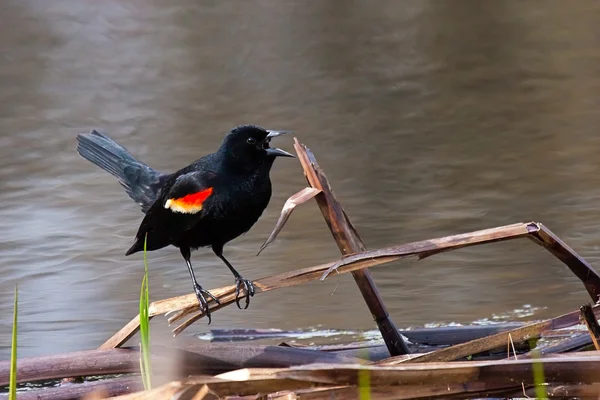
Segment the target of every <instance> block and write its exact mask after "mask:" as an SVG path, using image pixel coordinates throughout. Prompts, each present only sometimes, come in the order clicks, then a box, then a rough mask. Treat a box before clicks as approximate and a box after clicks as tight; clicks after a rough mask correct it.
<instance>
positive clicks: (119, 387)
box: [17, 376, 143, 400]
mask: <svg viewBox="0 0 600 400" xmlns="http://www.w3.org/2000/svg"><path fill="white" fill-rule="evenodd" d="M142 389H143V387H142V380H141V379H140V377H139V376H123V377H118V378H113V379H102V380H98V381H90V382H83V383H74V384H69V385H63V386H57V387H49V388H44V389H38V390H28V391H23V392H18V395H17V398H18V399H19V400H50V399H51V400H72V399H86V396H89V398H90V399H92V398H98V399H100V398H107V397H114V396H120V395H124V394H127V393H132V392H135V391H137V390H142ZM94 394H97V395H98V397H93V396H94Z"/></svg>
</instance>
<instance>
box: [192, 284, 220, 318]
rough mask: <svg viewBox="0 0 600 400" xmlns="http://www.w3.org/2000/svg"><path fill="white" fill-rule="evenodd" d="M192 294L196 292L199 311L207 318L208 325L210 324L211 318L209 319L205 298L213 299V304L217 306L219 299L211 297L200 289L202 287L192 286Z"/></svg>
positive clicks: (207, 292) (208, 309)
mask: <svg viewBox="0 0 600 400" xmlns="http://www.w3.org/2000/svg"><path fill="white" fill-rule="evenodd" d="M194 292H196V297H197V298H198V303H200V311H201V312H202V313H204V314H206V317H207V318H208V324H209V325H210V323H211V317H210V308H209V307H208V301H207V300H206V297H205V295H206V296H208V297H210V298H211V299H213V300H214V301H215V303H217V304H219V305H220V304H221V302H220V301H219V299H217V298H216V297H215V296H213V295H212V294H211V293H210V292H209V291H208V290H205V289H203V288H202V286H200V285H198V284H195V285H194Z"/></svg>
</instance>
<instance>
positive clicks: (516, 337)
mask: <svg viewBox="0 0 600 400" xmlns="http://www.w3.org/2000/svg"><path fill="white" fill-rule="evenodd" d="M593 312H594V313H598V314H600V305H597V306H596V307H594V308H593ZM578 318H579V312H578V311H573V312H570V313H568V314H563V315H561V316H559V317H556V318H552V319H548V320H545V321H541V322H536V323H533V324H529V325H525V326H522V327H519V328H516V329H512V330H510V331H506V332H500V333H496V334H495V335H491V336H486V337H483V338H481V339H475V340H471V341H470V342H466V343H460V344H457V345H454V346H450V347H446V348H445V349H441V350H436V351H433V352H431V353H426V354H423V355H422V356H418V357H414V358H411V359H410V360H405V359H402V358H395V357H391V358H389V359H387V360H383V361H380V362H378V363H377V364H378V365H395V364H398V363H421V362H442V361H453V360H456V359H458V358H461V357H466V356H469V355H474V354H477V353H481V352H483V351H488V350H491V349H495V348H498V347H501V346H504V345H506V342H507V338H508V335H509V334H510V336H511V337H512V340H513V341H514V342H520V341H522V340H527V339H533V338H537V337H539V336H540V335H541V334H542V333H543V332H546V331H548V330H550V329H560V328H566V327H569V326H573V325H577V324H578V323H579V320H578Z"/></svg>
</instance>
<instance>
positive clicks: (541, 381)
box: [530, 342, 548, 399]
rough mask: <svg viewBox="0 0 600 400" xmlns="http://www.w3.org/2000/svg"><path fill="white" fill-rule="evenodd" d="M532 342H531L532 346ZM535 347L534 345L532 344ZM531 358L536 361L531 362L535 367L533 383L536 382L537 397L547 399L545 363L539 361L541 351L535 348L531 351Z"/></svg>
mask: <svg viewBox="0 0 600 400" xmlns="http://www.w3.org/2000/svg"><path fill="white" fill-rule="evenodd" d="M531 345H532V343H531V342H530V346H531ZM532 347H533V346H532ZM531 359H532V360H534V362H533V363H532V364H531V367H532V369H533V383H534V384H535V397H536V398H538V399H547V398H548V393H546V386H545V381H546V378H545V377H544V365H543V364H542V363H541V362H540V361H539V360H540V353H539V350H537V349H534V350H532V351H531Z"/></svg>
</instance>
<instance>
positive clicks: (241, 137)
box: [219, 125, 294, 167]
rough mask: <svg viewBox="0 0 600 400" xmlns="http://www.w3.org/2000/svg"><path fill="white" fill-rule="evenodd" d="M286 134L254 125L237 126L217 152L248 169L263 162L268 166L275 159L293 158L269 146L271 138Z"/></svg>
mask: <svg viewBox="0 0 600 400" xmlns="http://www.w3.org/2000/svg"><path fill="white" fill-rule="evenodd" d="M286 133H289V132H287V131H273V130H269V129H264V128H261V127H259V126H255V125H241V126H237V127H235V128H233V129H232V130H231V131H230V132H229V133H228V134H227V136H225V139H224V140H223V143H222V144H221V147H220V148H219V152H221V153H223V154H225V155H226V156H227V158H228V159H230V160H232V161H234V160H235V162H236V163H238V162H239V163H242V164H245V165H247V166H248V167H251V166H253V165H256V164H264V163H265V162H267V163H268V164H269V165H270V164H272V163H273V161H274V160H275V158H276V157H294V156H293V155H292V154H290V153H288V152H287V151H284V150H281V149H278V148H276V147H271V145H270V143H271V139H272V138H274V137H277V136H281V135H284V134H286Z"/></svg>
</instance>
